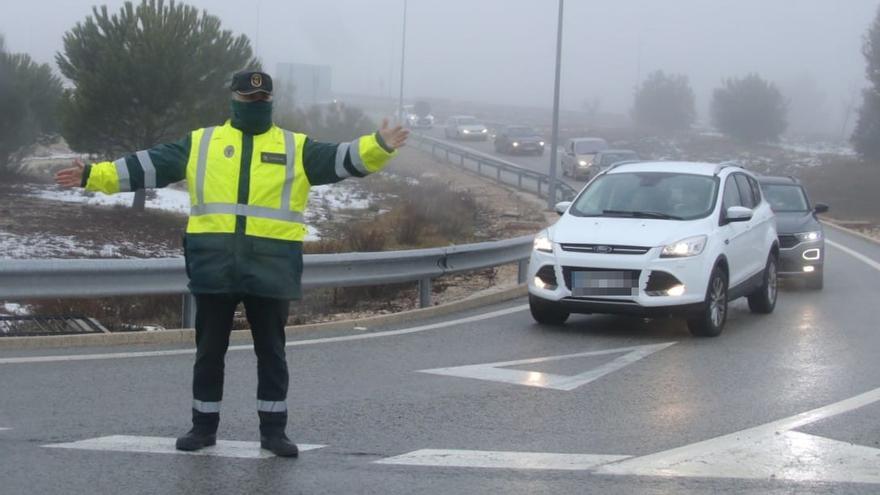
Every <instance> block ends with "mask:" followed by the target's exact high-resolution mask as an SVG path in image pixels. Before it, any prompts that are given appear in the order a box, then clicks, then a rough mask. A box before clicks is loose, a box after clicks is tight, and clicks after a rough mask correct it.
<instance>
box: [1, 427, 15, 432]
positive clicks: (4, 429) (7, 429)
mask: <svg viewBox="0 0 880 495" xmlns="http://www.w3.org/2000/svg"><path fill="white" fill-rule="evenodd" d="M11 429H12V428H2V427H0V431H9V430H11Z"/></svg>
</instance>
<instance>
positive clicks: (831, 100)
mask: <svg viewBox="0 0 880 495" xmlns="http://www.w3.org/2000/svg"><path fill="white" fill-rule="evenodd" d="M187 3H190V4H192V5H195V6H198V7H200V8H204V9H207V10H208V11H209V12H210V13H212V14H214V15H217V16H219V17H220V18H221V19H222V20H223V25H224V27H226V28H227V29H231V30H233V31H235V32H237V33H243V34H246V35H248V36H249V37H250V38H251V41H252V43H253V46H254V47H255V48H256V51H257V54H258V56H260V57H261V58H262V60H263V62H264V67H265V68H266V69H267V70H268V71H270V72H271V71H272V70H274V68H275V67H276V64H277V63H279V62H302V63H313V64H324V65H329V66H332V70H333V90H334V91H335V92H337V93H340V94H366V95H392V96H394V97H396V95H397V91H398V89H397V88H398V81H399V64H400V42H401V34H402V33H401V31H402V29H401V27H402V11H403V0H373V1H371V2H364V1H362V0H301V1H295V2H291V1H287V0H262V1H254V2H233V1H229V0H212V1H208V0H191V1H189V2H187ZM94 4H95V2H94V0H65V1H41V2H36V3H30V2H19V1H12V0H3V4H2V8H0V12H2V15H0V33H2V34H3V35H4V36H5V37H6V44H7V48H8V49H9V50H10V51H14V52H26V53H29V54H30V55H31V56H32V57H34V58H35V59H36V60H37V61H40V62H48V63H51V64H52V65H53V66H54V54H55V52H56V51H58V50H60V49H61V40H62V36H63V34H64V33H65V31H67V30H68V29H70V28H71V27H72V26H73V25H74V23H75V22H77V21H80V20H83V19H84V18H85V17H86V16H87V15H89V14H90V12H91V6H92V5H94ZM103 4H106V5H108V6H109V7H110V9H111V11H115V10H117V9H118V8H119V6H121V5H122V4H123V2H122V1H121V0H108V1H106V2H103ZM556 4H557V3H556V1H555V0H410V1H409V11H408V32H407V60H406V74H405V75H406V83H405V94H406V95H407V97H408V99H413V98H417V97H434V98H448V99H452V100H460V101H483V102H489V103H502V104H512V105H523V106H537V107H549V106H550V104H551V102H552V88H553V63H554V50H555V42H556V36H555V34H556V19H557V18H556V15H557V11H556ZM244 5H246V6H244ZM877 6H878V1H877V0H843V1H842V0H798V1H796V2H795V1H791V0H668V1H658V0H568V1H567V2H566V5H565V25H564V42H563V43H564V45H563V73H562V105H563V107H565V108H568V109H578V108H580V107H581V106H582V104H583V102H584V101H585V100H594V99H595V100H598V101H599V102H600V111H602V112H605V113H620V114H626V113H628V111H629V108H630V106H631V100H632V93H633V88H634V87H635V85H636V84H637V83H638V81H639V80H640V78H643V77H644V76H645V75H646V74H648V73H649V72H651V71H653V70H656V69H663V70H665V71H667V72H677V73H683V74H686V75H688V76H689V77H690V80H691V84H692V86H693V88H694V91H695V92H696V94H697V102H698V109H699V111H700V120H702V121H705V120H707V108H708V102H709V98H710V96H711V93H712V90H713V88H714V87H716V86H717V85H718V84H719V83H720V82H721V80H722V78H724V77H730V76H741V75H744V74H746V73H748V72H757V73H759V74H761V75H762V76H763V77H765V78H767V79H770V80H772V81H774V82H776V83H777V85H779V87H780V88H781V89H783V91H784V92H785V94H786V96H787V97H788V98H789V99H790V100H791V106H792V108H791V113H790V117H791V120H792V129H793V130H802V131H826V132H834V131H835V130H838V131H839V129H840V125H841V122H842V120H843V114H844V107H845V106H846V105H847V104H850V103H851V101H852V99H853V97H855V96H857V95H858V93H859V91H860V89H861V88H862V87H863V86H864V85H865V82H864V59H863V57H862V55H861V43H862V37H863V35H864V33H865V30H866V29H867V27H868V26H869V24H870V22H871V21H872V19H873V17H874V15H875V13H876V9H877Z"/></svg>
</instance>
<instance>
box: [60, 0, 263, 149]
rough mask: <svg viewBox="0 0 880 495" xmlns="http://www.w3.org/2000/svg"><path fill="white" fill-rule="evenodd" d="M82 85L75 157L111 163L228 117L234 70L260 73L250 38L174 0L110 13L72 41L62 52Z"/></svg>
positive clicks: (73, 138)
mask: <svg viewBox="0 0 880 495" xmlns="http://www.w3.org/2000/svg"><path fill="white" fill-rule="evenodd" d="M56 61H57V63H58V66H59V68H60V69H61V72H62V74H64V76H66V77H67V78H68V79H69V80H70V81H71V82H72V83H73V85H74V88H73V90H71V91H69V92H68V94H67V95H66V98H65V99H64V101H63V103H62V111H61V116H62V133H63V135H64V137H65V139H66V140H67V142H68V144H70V146H71V148H73V149H74V150H76V151H81V152H88V153H97V154H99V155H102V156H104V157H112V156H115V155H118V154H121V153H127V152H133V151H136V150H141V149H145V148H149V147H152V146H155V145H156V144H160V143H163V142H168V141H171V140H176V139H179V138H181V137H182V136H183V135H184V134H185V133H186V132H187V131H189V130H191V129H196V128H199V127H204V126H207V125H212V124H218V123H220V122H222V121H223V120H225V119H226V118H227V116H228V114H229V90H228V84H229V81H230V79H231V76H232V74H233V73H234V72H236V71H238V70H241V69H244V68H247V67H258V66H259V63H258V61H257V60H256V59H254V58H253V57H252V51H251V45H250V41H249V40H248V39H247V37H246V36H244V35H241V36H237V37H236V36H234V35H233V34H232V32H231V31H228V30H223V29H222V28H221V23H220V19H218V18H217V17H215V16H212V15H209V14H208V13H207V12H206V11H203V12H201V13H200V12H199V11H198V10H197V9H196V8H195V7H191V6H188V5H185V4H181V3H177V2H175V1H174V0H171V1H170V2H168V3H166V2H165V1H164V0H142V1H141V2H140V3H139V4H137V5H135V4H133V3H132V2H126V3H125V4H124V5H123V6H122V8H121V9H120V10H119V11H118V12H117V13H115V14H112V15H111V14H110V13H108V10H107V7H106V6H103V7H100V8H97V7H95V8H93V9H92V15H91V16H88V17H87V18H86V19H85V21H83V22H80V23H77V24H76V26H75V27H74V28H73V29H71V30H70V31H69V32H68V33H66V34H65V36H64V50H63V53H59V54H57V55H56Z"/></svg>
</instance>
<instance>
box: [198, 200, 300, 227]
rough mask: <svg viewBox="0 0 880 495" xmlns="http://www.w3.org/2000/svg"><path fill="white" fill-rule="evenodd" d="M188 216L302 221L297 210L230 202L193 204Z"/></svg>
mask: <svg viewBox="0 0 880 495" xmlns="http://www.w3.org/2000/svg"><path fill="white" fill-rule="evenodd" d="M189 214H190V216H193V217H198V216H201V215H242V216H248V217H255V218H266V219H269V220H281V221H283V222H296V223H303V214H302V212H299V211H289V210H279V209H277V208H267V207H265V206H249V205H239V204H232V203H208V204H206V205H194V206H192V207H191V208H190V210H189Z"/></svg>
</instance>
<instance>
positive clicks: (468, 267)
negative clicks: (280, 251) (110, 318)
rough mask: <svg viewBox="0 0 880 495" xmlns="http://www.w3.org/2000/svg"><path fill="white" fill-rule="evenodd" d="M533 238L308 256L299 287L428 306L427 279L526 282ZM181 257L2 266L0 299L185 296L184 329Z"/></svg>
mask: <svg viewBox="0 0 880 495" xmlns="http://www.w3.org/2000/svg"><path fill="white" fill-rule="evenodd" d="M531 249H532V236H523V237H518V238H515V239H507V240H502V241H492V242H483V243H478V244H464V245H460V246H449V247H443V248H431V249H417V250H407V251H384V252H376V253H342V254H309V255H305V256H304V259H303V262H304V270H303V287H304V288H306V289H310V288H320V287H355V286H363V285H384V284H392V283H399V282H415V281H417V282H418V283H419V303H420V305H421V306H422V307H426V306H430V305H431V281H432V279H434V278H437V277H440V276H442V275H447V274H453V273H460V272H467V271H473V270H480V269H484V268H493V267H496V266H500V265H506V264H510V263H515V262H516V263H518V264H519V274H518V281H519V283H523V282H525V274H526V265H527V262H528V258H529V256H530V254H531ZM186 285H187V277H186V268H185V264H184V260H183V258H161V259H144V260H129V259H126V260H0V300H23V299H46V298H81V297H109V296H134V295H158V294H186V295H184V309H183V313H184V314H183V317H182V324H183V326H184V327H185V328H190V327H192V325H193V324H194V322H195V308H194V304H193V300H192V297H191V296H190V295H189V294H188V293H187V288H186Z"/></svg>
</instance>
